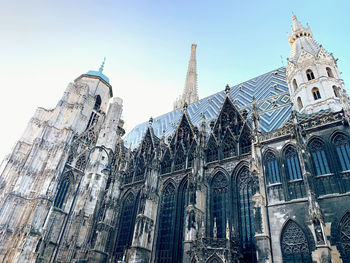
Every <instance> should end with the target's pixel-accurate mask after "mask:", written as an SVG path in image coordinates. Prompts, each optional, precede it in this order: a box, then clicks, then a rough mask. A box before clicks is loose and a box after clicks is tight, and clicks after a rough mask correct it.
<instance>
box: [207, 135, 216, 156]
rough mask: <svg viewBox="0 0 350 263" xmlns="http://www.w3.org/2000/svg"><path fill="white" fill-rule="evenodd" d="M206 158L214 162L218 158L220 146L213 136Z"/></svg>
mask: <svg viewBox="0 0 350 263" xmlns="http://www.w3.org/2000/svg"><path fill="white" fill-rule="evenodd" d="M206 158H207V162H213V161H216V160H217V159H218V148H217V145H216V143H215V141H214V139H213V137H211V138H210V139H209V142H208V145H207V150H206Z"/></svg>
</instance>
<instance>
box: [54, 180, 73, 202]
mask: <svg viewBox="0 0 350 263" xmlns="http://www.w3.org/2000/svg"><path fill="white" fill-rule="evenodd" d="M69 184H70V182H69V178H68V177H65V178H64V179H63V180H62V181H61V183H60V186H59V187H58V191H57V194H56V198H55V202H54V206H55V207H57V208H62V206H63V203H64V199H65V198H66V195H67V192H68V189H69Z"/></svg>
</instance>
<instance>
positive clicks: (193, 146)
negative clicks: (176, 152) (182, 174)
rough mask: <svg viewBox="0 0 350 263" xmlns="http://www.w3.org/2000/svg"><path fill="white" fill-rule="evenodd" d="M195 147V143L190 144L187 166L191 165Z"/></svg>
mask: <svg viewBox="0 0 350 263" xmlns="http://www.w3.org/2000/svg"><path fill="white" fill-rule="evenodd" d="M196 148H197V144H196V143H193V144H192V146H191V149H190V152H189V154H188V161H187V168H190V167H193V163H194V157H195V154H196Z"/></svg>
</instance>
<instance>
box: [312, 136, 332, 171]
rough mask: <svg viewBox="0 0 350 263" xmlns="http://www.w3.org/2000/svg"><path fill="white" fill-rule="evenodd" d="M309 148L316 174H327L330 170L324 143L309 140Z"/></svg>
mask: <svg viewBox="0 0 350 263" xmlns="http://www.w3.org/2000/svg"><path fill="white" fill-rule="evenodd" d="M309 148H310V153H311V157H312V163H313V166H314V169H315V172H316V175H321V174H329V173H330V170H329V165H328V160H327V156H326V152H325V146H324V143H323V142H322V141H320V140H316V139H315V140H313V141H311V143H310V145H309Z"/></svg>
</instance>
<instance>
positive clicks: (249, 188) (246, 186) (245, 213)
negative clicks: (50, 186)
mask: <svg viewBox="0 0 350 263" xmlns="http://www.w3.org/2000/svg"><path fill="white" fill-rule="evenodd" d="M236 187H237V194H238V205H239V217H240V227H241V240H242V248H243V251H242V252H243V256H244V262H256V255H255V254H256V253H255V240H254V235H255V230H254V216H253V201H252V197H253V195H254V194H255V190H254V182H253V179H252V177H251V176H250V174H249V169H248V167H243V168H242V169H241V170H240V171H239V173H238V176H237V183H236Z"/></svg>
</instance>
